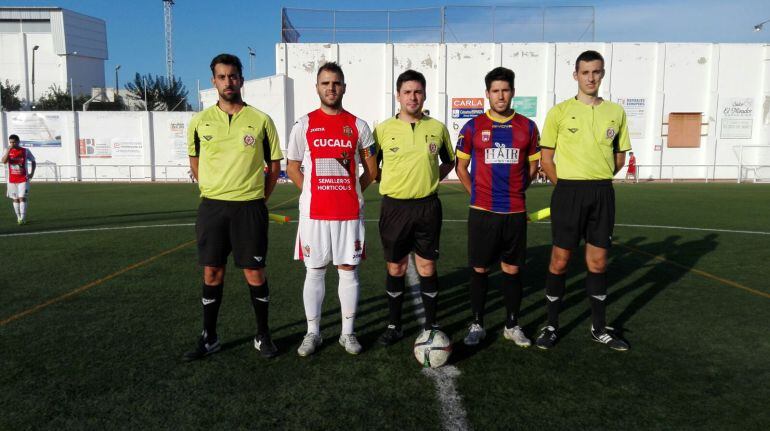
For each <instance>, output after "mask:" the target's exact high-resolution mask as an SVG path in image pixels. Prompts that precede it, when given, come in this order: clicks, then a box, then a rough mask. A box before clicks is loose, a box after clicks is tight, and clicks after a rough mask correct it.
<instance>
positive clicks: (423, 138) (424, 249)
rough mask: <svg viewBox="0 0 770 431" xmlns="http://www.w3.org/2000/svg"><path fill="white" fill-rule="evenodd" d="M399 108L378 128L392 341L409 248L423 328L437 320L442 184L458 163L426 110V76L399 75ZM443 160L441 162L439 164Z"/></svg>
mask: <svg viewBox="0 0 770 431" xmlns="http://www.w3.org/2000/svg"><path fill="white" fill-rule="evenodd" d="M396 97H397V100H398V103H399V104H400V105H401V110H400V111H399V113H398V114H397V115H396V116H395V117H392V118H389V119H387V120H385V121H383V122H382V123H380V124H379V125H377V127H376V128H375V130H374V140H375V142H376V144H377V149H378V157H380V159H381V161H382V168H381V169H382V170H381V180H380V194H381V195H382V206H381V209H380V226H379V227H380V239H381V240H382V247H383V249H384V250H383V251H384V254H385V260H386V261H387V270H388V271H387V278H386V282H385V286H386V291H387V295H388V296H387V297H388V309H389V321H388V327H387V329H386V330H385V332H383V334H382V335H381V336H380V338H379V342H380V344H384V345H386V346H388V345H391V344H393V343H395V342H396V341H398V340H400V339H401V338H402V337H403V336H404V333H403V331H402V330H401V309H402V305H403V302H404V290H405V287H406V283H405V280H404V277H405V274H406V268H407V261H408V257H409V253H410V252H412V251H414V252H415V262H416V264H417V273H418V275H419V277H420V290H421V293H422V295H421V296H422V302H423V307H425V324H424V326H423V329H426V330H427V329H431V328H432V327H434V326H435V323H436V304H437V294H438V276H437V274H436V260H437V259H438V256H439V237H440V234H441V219H442V212H441V201H439V199H438V195H437V192H438V183H439V181H441V180H442V179H443V178H444V177H445V176H446V175H447V174H448V173H449V172H450V171H451V170H452V168H454V151H452V143H451V140H450V137H449V132H448V131H447V129H446V126H444V124H443V123H441V122H440V121H438V120H435V119H433V118H430V117H429V116H427V115H426V114H424V113H423V109H422V108H423V104H424V103H425V76H423V74H422V73H420V72H416V71H414V70H407V71H405V72H404V73H402V74H401V75H399V76H398V79H397V80H396ZM439 162H440V163H439Z"/></svg>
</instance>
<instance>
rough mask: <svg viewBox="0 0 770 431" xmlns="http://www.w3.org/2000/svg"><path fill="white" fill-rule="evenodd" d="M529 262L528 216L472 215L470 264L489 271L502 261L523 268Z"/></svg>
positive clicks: (475, 212)
mask: <svg viewBox="0 0 770 431" xmlns="http://www.w3.org/2000/svg"><path fill="white" fill-rule="evenodd" d="M526 258H527V214H526V213H523V212H522V213H513V214H498V213H493V212H490V211H484V210H480V209H476V208H470V210H469V211H468V263H469V264H470V266H472V267H477V268H487V267H489V266H491V265H492V264H495V263H497V262H498V261H502V262H504V263H507V264H508V265H515V266H523V265H524V262H525V260H526Z"/></svg>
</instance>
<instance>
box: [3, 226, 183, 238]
mask: <svg viewBox="0 0 770 431" xmlns="http://www.w3.org/2000/svg"><path fill="white" fill-rule="evenodd" d="M194 225H195V223H175V224H145V225H137V226H113V227H88V228H83V229H65V230H44V231H39V232H19V233H6V234H2V235H0V238H3V237H10V236H31V235H48V234H56V233H77V232H93V231H104V230H127V229H147V228H158V227H178V226H194Z"/></svg>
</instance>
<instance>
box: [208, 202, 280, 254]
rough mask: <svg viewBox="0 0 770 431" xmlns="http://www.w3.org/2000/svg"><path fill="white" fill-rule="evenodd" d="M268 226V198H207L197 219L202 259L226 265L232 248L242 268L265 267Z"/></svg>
mask: <svg viewBox="0 0 770 431" xmlns="http://www.w3.org/2000/svg"><path fill="white" fill-rule="evenodd" d="M267 226H268V218H267V207H266V206H265V200H264V199H257V200H252V201H244V202H236V201H220V200H214V199H206V198H203V200H202V201H201V204H200V206H198V218H197V220H196V222H195V233H196V236H197V239H198V263H200V264H201V265H203V266H225V265H226V264H227V256H228V255H229V254H230V252H231V251H232V252H233V259H234V260H235V265H236V266H237V267H238V268H244V269H258V268H264V267H265V264H266V262H267Z"/></svg>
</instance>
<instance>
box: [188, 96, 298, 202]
mask: <svg viewBox="0 0 770 431" xmlns="http://www.w3.org/2000/svg"><path fill="white" fill-rule="evenodd" d="M187 152H188V155H189V156H190V157H198V182H199V185H200V190H201V197H205V198H209V199H218V200H225V201H249V200H254V199H261V198H264V197H265V173H264V170H263V169H264V166H265V163H266V162H270V161H274V160H281V159H282V158H283V153H282V152H281V148H280V144H279V141H278V133H277V132H276V130H275V124H273V120H272V119H270V117H269V116H268V115H267V114H265V113H264V112H262V111H260V110H258V109H256V108H254V107H251V106H248V105H246V106H244V107H243V108H242V109H241V110H240V111H238V112H236V113H235V115H233V116H232V118H230V116H229V115H228V114H227V113H226V112H224V111H222V110H221V109H219V106H217V105H214V106H212V107H210V108H207V109H205V110H203V111H201V112H199V113H198V114H196V115H195V116H194V117H193V118H192V120H191V121H190V125H189V126H188V127H187Z"/></svg>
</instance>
